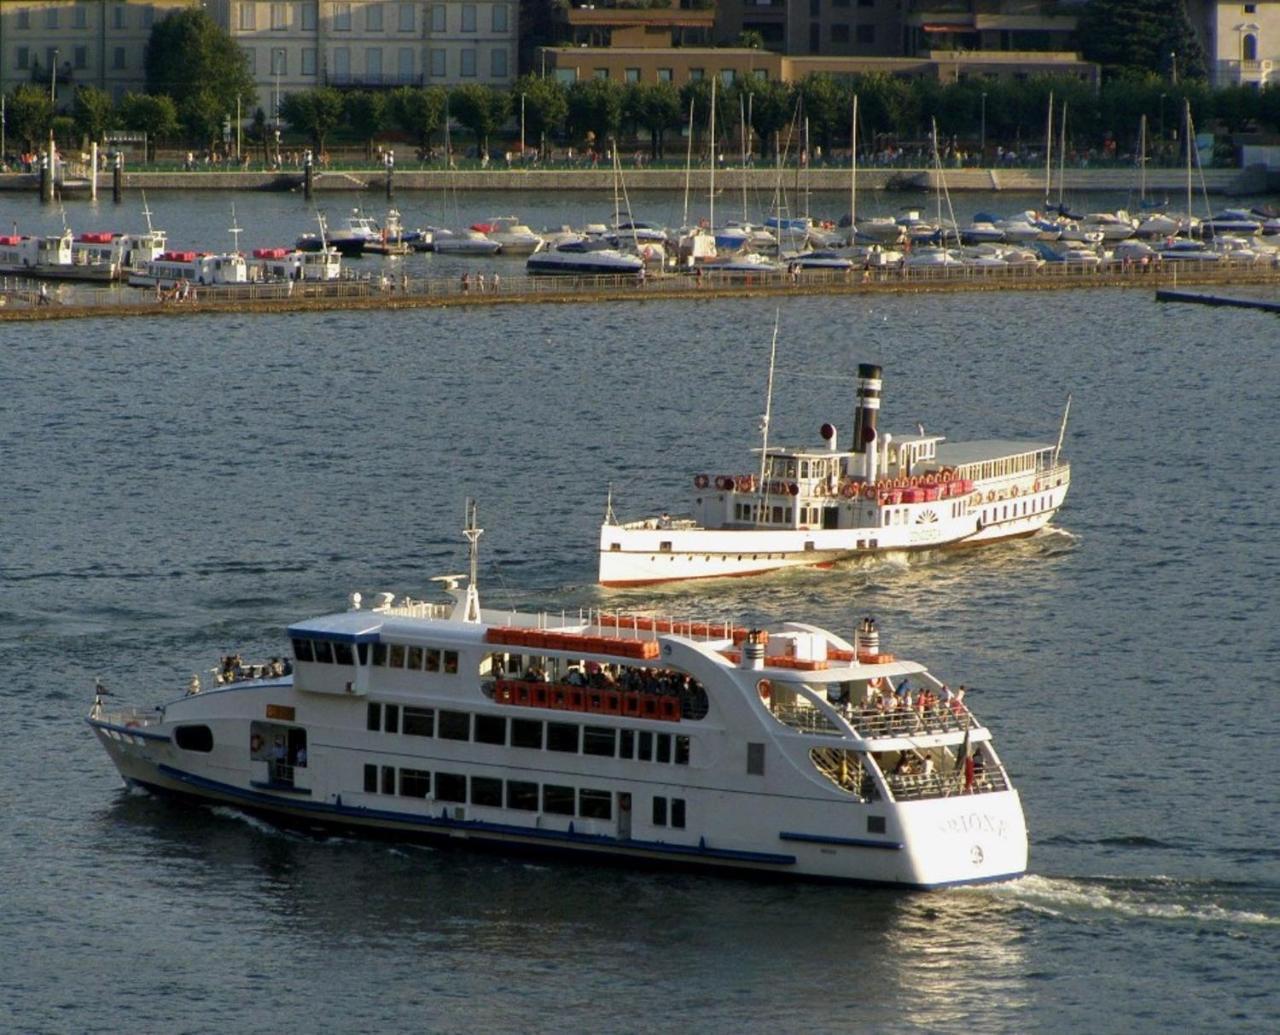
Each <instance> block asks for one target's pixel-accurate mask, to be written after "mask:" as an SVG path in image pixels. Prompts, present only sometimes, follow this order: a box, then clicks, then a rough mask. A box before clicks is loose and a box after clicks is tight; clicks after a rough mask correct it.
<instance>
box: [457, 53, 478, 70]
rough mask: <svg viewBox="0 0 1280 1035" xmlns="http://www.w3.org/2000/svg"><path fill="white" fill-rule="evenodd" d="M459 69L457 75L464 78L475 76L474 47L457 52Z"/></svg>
mask: <svg viewBox="0 0 1280 1035" xmlns="http://www.w3.org/2000/svg"><path fill="white" fill-rule="evenodd" d="M458 58H459V62H460V64H459V68H458V74H459V75H464V76H473V75H475V74H476V50H475V47H469V48H468V49H466V50H461V51H459V52H458Z"/></svg>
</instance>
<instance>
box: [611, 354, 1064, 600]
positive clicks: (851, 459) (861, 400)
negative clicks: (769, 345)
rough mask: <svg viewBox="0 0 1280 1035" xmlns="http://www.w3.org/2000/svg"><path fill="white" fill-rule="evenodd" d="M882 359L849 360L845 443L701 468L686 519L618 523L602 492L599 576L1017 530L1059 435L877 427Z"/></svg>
mask: <svg viewBox="0 0 1280 1035" xmlns="http://www.w3.org/2000/svg"><path fill="white" fill-rule="evenodd" d="M880 391H881V370H880V368H879V367H878V366H874V365H872V364H860V365H859V367H858V394H857V406H856V409H855V411H854V416H853V436H852V441H851V443H850V447H849V448H848V449H847V450H841V449H839V447H838V444H837V431H836V428H835V427H834V426H832V425H831V424H824V425H823V426H822V432H821V433H822V437H823V439H824V440H825V444H824V445H822V446H818V447H810V448H807V449H806V448H791V447H778V446H771V445H770V444H769V442H768V430H767V429H768V420H769V418H768V414H766V416H765V429H766V431H765V440H764V443H763V445H762V446H761V448H760V449H759V450H757V451H756V452H758V453H759V455H760V467H759V470H758V471H756V472H753V473H747V474H743V473H736V474H719V475H711V474H699V475H696V476H695V477H694V479H693V486H694V490H695V496H694V506H693V515H692V517H671V516H668V515H666V514H663V515H661V516H659V517H650V518H644V519H641V520H636V521H628V522H619V521H617V520H616V518H615V517H614V515H613V506H612V500H611V501H610V505H609V508H608V512H607V514H606V517H605V521H604V524H603V525H602V526H601V529H600V564H599V581H600V583H601V585H604V586H643V585H649V584H653V583H659V582H675V581H679V580H682V579H699V578H714V577H718V576H729V575H758V574H761V573H763V572H768V571H775V570H777V569H780V568H795V567H830V566H831V565H833V564H835V563H836V562H838V561H842V560H848V559H853V558H858V557H866V556H871V555H874V554H881V553H889V552H895V551H912V550H928V549H938V548H941V547H947V546H969V545H974V544H978V543H987V542H993V541H995V540H998V539H1009V538H1013V537H1017V536H1027V535H1031V534H1033V533H1034V532H1037V531H1039V530H1040V529H1041V528H1043V527H1044V526H1045V525H1047V524H1048V523H1049V522H1050V521H1051V520H1052V519H1053V516H1054V514H1056V513H1057V511H1058V508H1059V507H1061V506H1062V503H1063V500H1064V499H1065V498H1066V495H1067V489H1068V487H1069V486H1070V484H1071V466H1070V464H1068V463H1066V462H1065V461H1063V460H1062V458H1061V452H1062V437H1063V434H1064V433H1065V431H1066V414H1064V415H1063V422H1062V427H1061V429H1060V430H1059V433H1058V440H1057V442H1056V443H1053V442H1027V441H1017V440H1007V439H988V440H982V441H974V442H960V443H949V442H947V441H946V438H945V437H944V436H942V435H930V434H925V433H924V429H923V428H921V429H920V430H919V432H918V433H917V434H913V435H897V436H895V435H891V434H888V433H884V434H881V433H880V432H879V431H878V429H877V426H876V425H877V418H878V416H879V412H880Z"/></svg>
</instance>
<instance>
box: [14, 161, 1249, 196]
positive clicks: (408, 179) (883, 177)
mask: <svg viewBox="0 0 1280 1035" xmlns="http://www.w3.org/2000/svg"><path fill="white" fill-rule="evenodd" d="M942 175H943V176H945V182H946V187H947V189H948V190H950V191H955V192H961V191H1016V192H1024V193H1026V192H1030V193H1035V192H1039V191H1043V190H1044V182H1045V181H1044V170H1043V169H948V170H945V172H944V173H943V174H942ZM623 176H624V180H625V183H626V188H627V190H628V191H632V192H634V191H646V190H666V191H679V190H684V188H685V184H686V176H687V178H688V184H689V188H690V190H692V191H695V192H702V193H705V192H706V191H707V189H708V188H709V186H710V171H709V170H707V169H694V170H692V171H691V172H689V173H688V174H686V173H685V171H684V170H683V169H625V170H624V172H623ZM1203 176H1204V184H1205V189H1206V190H1208V191H1209V192H1210V193H1212V194H1225V195H1246V194H1263V193H1266V191H1267V189H1268V176H1267V170H1266V168H1265V167H1263V166H1260V165H1259V166H1251V167H1249V168H1247V169H1206V170H1204V173H1203ZM795 178H796V171H795V170H794V169H789V170H784V171H783V179H784V182H786V183H787V184H788V186H790V185H791V184H793V183H794V182H795ZM744 180H745V181H746V186H747V187H748V188H749V189H752V190H757V191H760V190H766V191H768V190H773V188H774V187H775V185H776V184H777V182H778V172H777V170H776V169H769V168H752V169H742V168H726V169H719V170H717V171H716V186H717V187H718V188H721V189H723V190H725V191H732V190H740V189H741V188H742V186H743V181H744ZM938 181H939V174H938V173H937V172H935V171H933V170H929V169H883V168H869V169H865V170H864V169H859V170H858V189H859V190H868V191H877V190H904V191H931V190H933V189H934V188H935V186H936V185H937V184H938ZM1058 181H1059V175H1058V173H1057V172H1055V174H1054V190H1055V192H1056V191H1057V190H1058ZM1061 181H1062V190H1063V192H1064V193H1066V194H1069V195H1074V194H1079V193H1087V192H1093V191H1109V192H1113V193H1114V192H1135V193H1136V191H1137V182H1136V178H1135V175H1134V171H1133V170H1132V169H1128V168H1108V169H1067V170H1065V171H1064V172H1063V173H1062V175H1061ZM805 183H806V184H807V186H808V189H809V190H813V191H847V190H848V189H849V170H848V169H847V168H846V169H840V168H829V169H824V168H818V169H810V170H809V171H808V172H807V173H806V174H805ZM394 184H395V187H396V189H397V190H428V191H429V190H446V189H447V190H464V191H472V190H492V191H502V190H513V191H611V190H613V184H614V179H613V173H612V172H611V171H610V170H609V169H608V168H605V167H601V168H598V169H561V168H544V169H456V170H449V169H411V168H397V170H396V172H395V174H394ZM67 186H68V187H71V186H72V185H71V184H68V185H67ZM76 186H77V187H79V188H81V189H86V190H87V187H88V185H87V183H84V184H77V185H76ZM123 186H124V189H125V190H150V191H156V190H253V191H272V190H279V191H300V190H301V189H302V172H301V170H289V171H284V172H271V171H263V172H252V171H251V172H229V171H217V172H215V171H208V172H206V171H203V170H201V171H196V172H181V171H172V172H129V171H127V170H126V171H125V173H124V177H123ZM1195 186H1196V192H1197V193H1199V189H1200V184H1199V179H1198V178H1197V181H1196V184H1195ZM385 187H386V172H385V170H383V169H381V168H379V169H369V170H354V171H340V172H317V173H316V175H315V189H316V190H317V191H323V192H330V191H363V190H383V189H385ZM38 189H39V178H38V177H37V176H35V175H33V174H26V173H4V174H0V190H14V191H32V192H35V191H37V190H38ZM98 191H99V193H100V194H109V193H110V191H111V174H110V172H107V173H103V174H100V175H99V177H98ZM1147 191H1148V193H1151V194H1155V195H1165V194H1167V195H1170V196H1171V197H1175V198H1176V197H1180V196H1181V195H1182V194H1183V193H1184V192H1185V191H1186V172H1185V171H1184V170H1182V169H1151V170H1148V172H1147Z"/></svg>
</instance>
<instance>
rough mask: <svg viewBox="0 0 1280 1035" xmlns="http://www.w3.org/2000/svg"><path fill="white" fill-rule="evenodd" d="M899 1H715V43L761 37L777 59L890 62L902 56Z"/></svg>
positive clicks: (765, 46) (901, 2)
mask: <svg viewBox="0 0 1280 1035" xmlns="http://www.w3.org/2000/svg"><path fill="white" fill-rule="evenodd" d="M902 5H903V0H718V3H717V4H716V38H717V40H718V41H719V42H721V43H734V42H736V41H737V40H738V39H739V38H740V37H741V35H742V33H744V32H754V33H758V34H759V35H760V38H761V40H762V41H763V43H764V48H765V49H766V50H771V51H775V52H777V53H780V54H817V55H824V56H826V55H831V56H846V57H847V56H860V57H892V56H894V55H898V54H901V53H902V52H903V51H902Z"/></svg>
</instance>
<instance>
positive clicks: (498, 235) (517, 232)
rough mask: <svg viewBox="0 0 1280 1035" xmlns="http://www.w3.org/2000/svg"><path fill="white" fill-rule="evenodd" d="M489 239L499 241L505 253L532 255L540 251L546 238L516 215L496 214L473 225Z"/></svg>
mask: <svg viewBox="0 0 1280 1035" xmlns="http://www.w3.org/2000/svg"><path fill="white" fill-rule="evenodd" d="M471 229H472V230H476V231H478V232H480V233H482V234H484V235H485V236H486V237H487V238H489V240H491V241H497V242H498V244H499V246H500V249H501V251H502V254H503V255H532V254H533V253H534V252H536V251H540V250H541V249H542V247H543V246H544V245H545V244H546V240H545V239H544V238H543V236H542V235H541V234H539V233H535V232H534V231H532V230H530V229H529V228H528V227H527V226H525V225H524V224H523V223H522V222H520V220H519V219H517V218H516V217H515V216H495V217H494V218H493V219H490V220H487V221H486V222H484V223H475V224H473V225H472V227H471Z"/></svg>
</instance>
